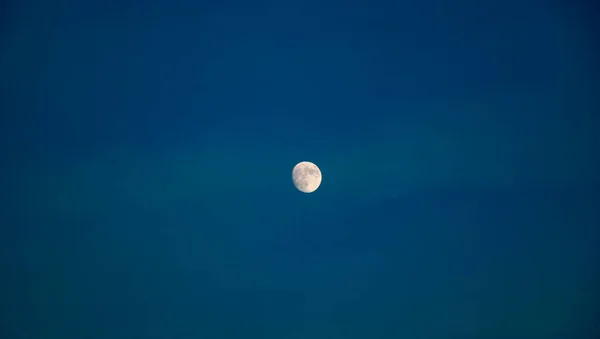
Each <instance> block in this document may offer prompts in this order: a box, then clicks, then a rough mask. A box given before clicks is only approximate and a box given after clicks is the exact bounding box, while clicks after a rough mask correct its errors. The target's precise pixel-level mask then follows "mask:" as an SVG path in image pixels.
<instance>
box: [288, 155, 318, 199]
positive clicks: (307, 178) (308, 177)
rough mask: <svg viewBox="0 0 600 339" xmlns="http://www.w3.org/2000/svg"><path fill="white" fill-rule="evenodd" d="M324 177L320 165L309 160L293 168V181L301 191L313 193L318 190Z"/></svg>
mask: <svg viewBox="0 0 600 339" xmlns="http://www.w3.org/2000/svg"><path fill="white" fill-rule="evenodd" d="M322 178H323V176H322V175H321V170H320V169H319V167H317V165H315V164H313V163H312V162H309V161H302V162H300V163H298V164H297V165H296V166H294V169H293V170H292V181H293V182H294V186H296V188H297V189H298V190H299V191H300V192H304V193H312V192H314V191H316V190H317V188H319V186H320V185H321V180H322Z"/></svg>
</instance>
